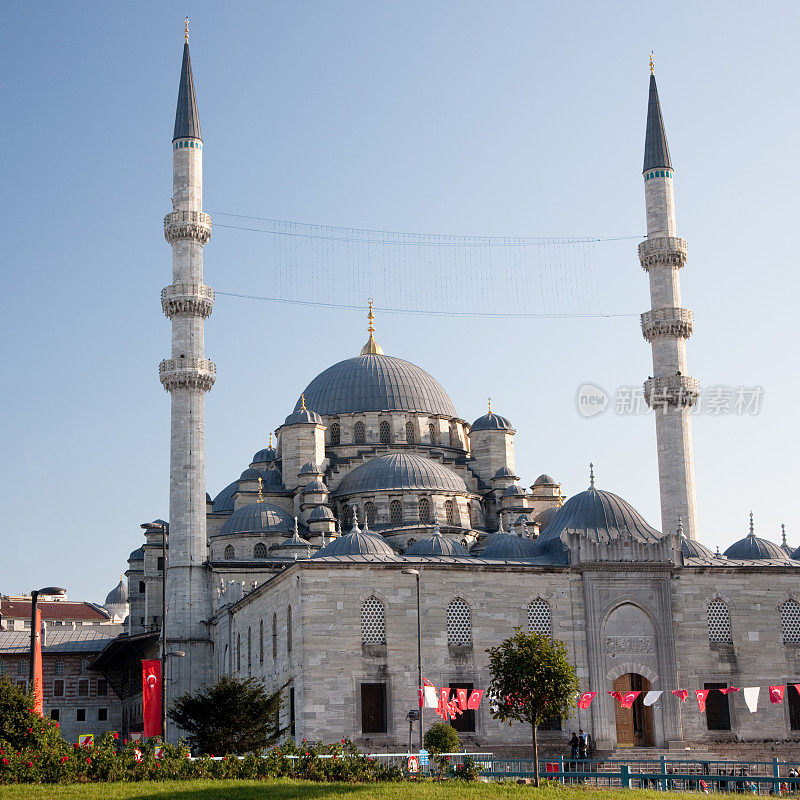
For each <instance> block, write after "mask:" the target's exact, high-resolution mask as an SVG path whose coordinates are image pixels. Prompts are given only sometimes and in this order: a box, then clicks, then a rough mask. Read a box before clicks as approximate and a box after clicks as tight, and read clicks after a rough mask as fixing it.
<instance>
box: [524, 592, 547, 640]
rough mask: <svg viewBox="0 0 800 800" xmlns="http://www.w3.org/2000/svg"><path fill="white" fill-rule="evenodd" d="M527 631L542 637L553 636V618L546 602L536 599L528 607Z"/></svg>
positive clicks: (539, 598)
mask: <svg viewBox="0 0 800 800" xmlns="http://www.w3.org/2000/svg"><path fill="white" fill-rule="evenodd" d="M528 630H529V631H530V632H531V633H541V634H543V635H544V636H552V635H553V618H552V613H551V611H550V606H549V604H548V603H547V602H545V601H544V600H542V598H541V597H537V598H536V599H535V600H534V601H533V602H532V603H531V604H530V605H529V606H528Z"/></svg>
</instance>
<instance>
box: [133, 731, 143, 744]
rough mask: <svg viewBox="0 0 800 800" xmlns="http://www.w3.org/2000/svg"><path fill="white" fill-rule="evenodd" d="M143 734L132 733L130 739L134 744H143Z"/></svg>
mask: <svg viewBox="0 0 800 800" xmlns="http://www.w3.org/2000/svg"><path fill="white" fill-rule="evenodd" d="M142 736H143V734H141V733H132V734H131V736H130V739H131V741H132V742H141V741H142Z"/></svg>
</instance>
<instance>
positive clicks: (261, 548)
mask: <svg viewBox="0 0 800 800" xmlns="http://www.w3.org/2000/svg"><path fill="white" fill-rule="evenodd" d="M253 556H254V557H255V558H266V557H267V546H266V545H265V544H264V542H259V543H258V544H257V545H256V546H255V547H254V548H253Z"/></svg>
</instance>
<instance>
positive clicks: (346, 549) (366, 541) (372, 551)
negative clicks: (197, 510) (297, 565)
mask: <svg viewBox="0 0 800 800" xmlns="http://www.w3.org/2000/svg"><path fill="white" fill-rule="evenodd" d="M325 556H377V557H378V558H394V557H395V555H394V550H392V547H391V545H390V544H389V543H388V542H387V541H386V539H384V538H383V536H380V535H379V534H377V533H371V532H369V531H366V532H364V531H360V530H359V529H358V528H353V530H352V531H350V533H346V534H345V535H344V536H339V537H338V538H336V539H334V540H333V541H332V542H331V543H330V544H328V545H326V546H325V547H323V548H322V549H321V550H318V551H317V552H316V553H314V555H313V556H311V558H324V557H325Z"/></svg>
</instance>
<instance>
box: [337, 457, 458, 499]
mask: <svg viewBox="0 0 800 800" xmlns="http://www.w3.org/2000/svg"><path fill="white" fill-rule="evenodd" d="M401 489H402V490H422V491H441V492H459V493H465V492H467V491H468V490H467V485H466V484H465V483H464V479H463V478H462V477H461V476H460V475H457V474H456V473H455V472H453V471H452V470H451V469H448V468H447V467H445V466H442V465H441V464H439V463H438V462H437V461H432V460H431V459H429V458H424V457H423V456H418V455H415V454H413V453H394V454H392V455H388V456H381V457H380V458H373V459H372V460H371V461H367V463H366V464H362V465H361V466H360V467H356V469H354V470H353V471H352V472H350V473H348V474H347V475H345V476H344V478H342V481H341V483H340V484H339V485H338V486H337V487H336V490H335V491H334V494H335V495H339V496H341V495H350V494H357V493H359V492H385V491H398V490H401Z"/></svg>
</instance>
